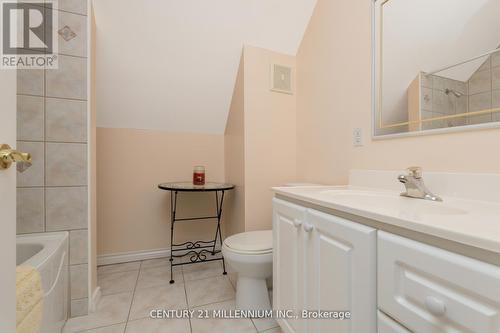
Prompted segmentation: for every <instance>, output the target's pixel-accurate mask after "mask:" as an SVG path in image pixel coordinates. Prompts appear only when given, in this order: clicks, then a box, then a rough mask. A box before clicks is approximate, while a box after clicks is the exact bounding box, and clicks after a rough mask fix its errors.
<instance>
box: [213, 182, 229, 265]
mask: <svg viewBox="0 0 500 333" xmlns="http://www.w3.org/2000/svg"><path fill="white" fill-rule="evenodd" d="M217 202H219V200H217ZM223 203H224V191H222V194H221V198H220V205H219V209H218V212H217V232H218V233H219V241H220V247H221V251H222V232H221V228H220V220H221V217H222V204H223ZM215 243H217V235H216V236H215V242H214V248H215ZM222 268H223V270H224V271H223V272H222V274H223V275H227V272H226V262H225V261H224V256H222Z"/></svg>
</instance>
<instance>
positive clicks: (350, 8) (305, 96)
mask: <svg viewBox="0 0 500 333" xmlns="http://www.w3.org/2000/svg"><path fill="white" fill-rule="evenodd" d="M371 2H372V1H371V0H359V1H332V0H318V3H317V5H316V8H315V11H314V13H313V16H312V18H311V22H310V23H309V26H308V28H307V30H306V33H305V36H304V39H303V41H302V44H301V46H300V48H299V52H298V54H297V72H298V88H297V124H298V125H297V172H298V177H299V178H300V179H302V180H304V181H311V182H322V183H331V184H343V183H346V182H347V176H348V171H349V170H350V169H382V170H384V169H386V170H387V169H404V168H406V167H407V166H410V165H420V166H422V167H423V168H424V169H426V170H434V171H462V172H499V171H500V155H499V154H495V153H494V152H495V151H497V150H498V143H499V142H500V130H483V131H471V132H462V133H451V134H446V135H429V136H422V137H408V138H402V139H392V140H382V141H373V140H372V139H371V116H372V115H371ZM355 127H360V128H362V129H363V135H364V146H363V147H353V146H352V131H353V128H355Z"/></svg>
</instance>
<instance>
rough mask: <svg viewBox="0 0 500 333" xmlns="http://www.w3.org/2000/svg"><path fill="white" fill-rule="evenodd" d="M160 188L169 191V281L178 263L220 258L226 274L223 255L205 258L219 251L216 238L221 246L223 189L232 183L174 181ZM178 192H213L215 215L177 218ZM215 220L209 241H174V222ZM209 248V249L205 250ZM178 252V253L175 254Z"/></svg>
mask: <svg viewBox="0 0 500 333" xmlns="http://www.w3.org/2000/svg"><path fill="white" fill-rule="evenodd" d="M158 188H159V189H160V190H165V191H170V283H174V282H175V281H174V278H173V272H172V270H173V267H174V266H180V265H188V264H196V263H201V262H207V261H215V260H222V268H223V272H222V274H224V275H226V274H227V273H226V264H225V262H224V257H223V256H221V257H220V258H213V259H207V254H211V255H212V256H214V255H215V254H217V253H219V252H221V251H220V250H216V249H215V247H216V244H217V239H218V240H219V243H220V245H221V247H222V233H221V228H220V220H221V216H222V204H223V203H224V193H225V191H228V190H232V189H234V185H232V184H223V183H206V184H205V185H193V183H192V182H174V183H162V184H159V185H158ZM179 192H215V202H216V207H215V208H216V215H215V216H201V217H186V218H178V217H177V215H176V212H177V195H178V193H179ZM211 219H216V220H217V229H216V231H215V238H214V239H213V240H210V241H203V240H197V241H191V242H184V243H181V244H175V243H174V226H175V222H180V221H194V220H211ZM207 249H211V251H209V250H207ZM177 253H179V254H177ZM185 256H190V257H189V261H188V262H180V263H175V264H174V258H182V257H185Z"/></svg>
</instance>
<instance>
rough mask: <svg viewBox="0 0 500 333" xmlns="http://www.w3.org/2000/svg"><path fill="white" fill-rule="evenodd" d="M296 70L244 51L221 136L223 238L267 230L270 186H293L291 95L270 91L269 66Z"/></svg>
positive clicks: (259, 52) (290, 62)
mask: <svg viewBox="0 0 500 333" xmlns="http://www.w3.org/2000/svg"><path fill="white" fill-rule="evenodd" d="M273 63H278V64H281V65H286V66H290V67H292V69H293V70H295V57H292V56H288V55H283V54H279V53H276V52H272V51H269V50H265V49H261V48H256V47H251V46H245V47H244V51H243V56H242V60H241V62H240V68H239V71H238V78H237V80H236V85H235V89H234V94H233V99H232V103H231V109H230V112H229V118H228V123H227V126H226V133H225V147H226V151H225V165H226V180H227V181H228V182H232V183H235V184H236V185H237V188H236V195H235V196H234V201H233V202H231V203H230V202H228V206H230V208H229V213H228V215H226V220H225V221H226V223H225V225H226V234H227V235H231V234H234V233H236V232H242V231H248V230H261V229H270V228H271V227H272V201H271V199H272V196H273V194H272V192H271V190H270V188H271V187H273V186H278V185H281V184H283V183H286V182H291V181H295V177H296V168H295V163H296V154H295V151H296V150H295V138H296V123H295V95H289V94H282V93H276V92H272V91H270V69H271V64H273Z"/></svg>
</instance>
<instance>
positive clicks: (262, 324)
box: [252, 318, 278, 332]
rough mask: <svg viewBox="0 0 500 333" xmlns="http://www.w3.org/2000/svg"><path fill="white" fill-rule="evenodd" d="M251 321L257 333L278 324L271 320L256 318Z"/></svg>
mask: <svg viewBox="0 0 500 333" xmlns="http://www.w3.org/2000/svg"><path fill="white" fill-rule="evenodd" d="M252 321H253V324H254V325H255V327H256V328H257V331H258V332H264V331H266V330H270V329H272V328H275V327H278V323H277V322H276V320H274V319H273V318H258V319H252Z"/></svg>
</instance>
